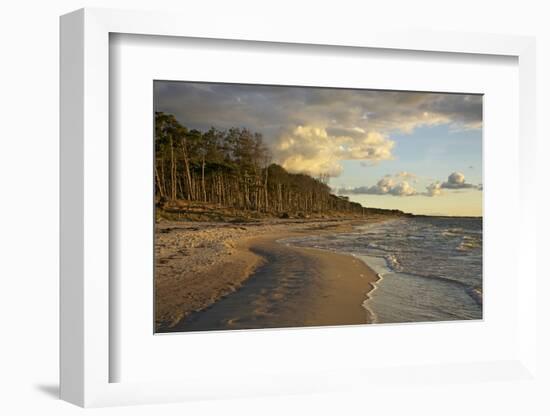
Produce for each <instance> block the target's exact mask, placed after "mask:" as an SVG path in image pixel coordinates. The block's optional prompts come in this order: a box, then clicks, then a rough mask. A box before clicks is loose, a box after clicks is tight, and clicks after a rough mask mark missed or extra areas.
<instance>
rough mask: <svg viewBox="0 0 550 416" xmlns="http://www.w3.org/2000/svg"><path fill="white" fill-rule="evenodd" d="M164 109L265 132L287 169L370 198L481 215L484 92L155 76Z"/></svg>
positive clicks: (420, 210)
mask: <svg viewBox="0 0 550 416" xmlns="http://www.w3.org/2000/svg"><path fill="white" fill-rule="evenodd" d="M154 88H155V96H154V98H155V110H156V111H164V112H167V113H172V114H174V115H175V116H176V118H177V119H178V120H179V121H180V123H181V124H183V125H185V126H187V127H189V128H197V129H200V130H205V129H208V128H209V127H211V126H214V127H216V128H218V129H227V128H230V127H246V128H248V129H251V130H253V131H255V132H259V133H262V135H263V136H264V140H265V142H266V144H267V145H268V146H269V147H270V149H271V152H272V154H273V161H274V162H276V163H279V164H281V165H282V166H283V167H285V168H286V169H287V170H288V171H291V172H300V173H307V174H309V175H312V176H320V175H325V176H329V177H330V180H329V184H330V186H331V187H332V188H333V189H334V191H335V192H337V193H339V194H341V195H346V196H348V197H349V198H350V199H352V200H354V201H357V202H360V203H362V204H363V205H364V206H369V207H378V208H392V209H401V210H403V211H407V212H412V213H417V214H432V215H469V216H479V215H481V214H482V97H481V96H480V95H470V94H443V93H424V92H400V91H377V90H352V89H331V88H305V87H285V86H264V85H243V84H216V83H189V82H170V81H156V82H155V86H154Z"/></svg>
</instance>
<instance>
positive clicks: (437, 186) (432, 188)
mask: <svg viewBox="0 0 550 416" xmlns="http://www.w3.org/2000/svg"><path fill="white" fill-rule="evenodd" d="M423 195H425V196H440V195H443V189H441V182H439V181H437V182H434V183H431V184H429V185H428V186H426V192H424V194H423Z"/></svg>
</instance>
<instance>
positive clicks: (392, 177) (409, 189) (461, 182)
mask: <svg viewBox="0 0 550 416" xmlns="http://www.w3.org/2000/svg"><path fill="white" fill-rule="evenodd" d="M416 178H417V175H415V174H413V173H410V172H405V171H403V172H398V173H395V174H388V175H385V176H384V177H383V178H382V179H380V180H379V181H378V182H377V183H376V185H373V186H359V187H356V188H340V189H337V190H336V191H337V193H338V194H340V195H393V196H414V195H417V196H428V197H435V196H442V195H445V191H444V190H445V189H476V190H479V191H481V190H483V185H482V184H479V185H472V184H470V183H467V182H466V180H465V178H464V175H463V174H462V173H460V172H453V173H451V174H450V175H449V177H448V179H447V182H440V181H435V182H432V183H430V184H429V185H428V186H426V191H425V192H417V191H416V189H415V188H414V187H413V186H411V185H410V184H409V180H411V179H412V180H415V179H416Z"/></svg>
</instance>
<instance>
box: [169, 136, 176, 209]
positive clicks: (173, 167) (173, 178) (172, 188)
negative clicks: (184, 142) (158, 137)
mask: <svg viewBox="0 0 550 416" xmlns="http://www.w3.org/2000/svg"><path fill="white" fill-rule="evenodd" d="M170 199H171V200H172V201H175V200H176V161H175V158H174V142H173V138H172V136H170Z"/></svg>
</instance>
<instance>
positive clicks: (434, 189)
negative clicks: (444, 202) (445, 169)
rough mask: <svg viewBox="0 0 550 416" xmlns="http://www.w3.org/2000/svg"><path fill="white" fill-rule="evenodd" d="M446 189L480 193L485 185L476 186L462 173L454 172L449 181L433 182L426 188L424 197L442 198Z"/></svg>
mask: <svg viewBox="0 0 550 416" xmlns="http://www.w3.org/2000/svg"><path fill="white" fill-rule="evenodd" d="M444 189H451V190H453V189H454V190H458V189H475V190H478V191H482V190H483V185H482V184H479V185H474V184H472V183H468V182H466V178H465V176H464V174H463V173H462V172H453V173H451V174H450V175H449V177H448V178H447V181H445V182H443V183H441V182H439V181H436V182H433V183H431V184H429V185H428V186H427V187H426V192H424V193H423V195H426V196H440V195H444V193H445V192H444V191H443V190H444Z"/></svg>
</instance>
